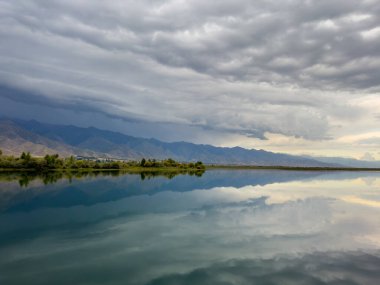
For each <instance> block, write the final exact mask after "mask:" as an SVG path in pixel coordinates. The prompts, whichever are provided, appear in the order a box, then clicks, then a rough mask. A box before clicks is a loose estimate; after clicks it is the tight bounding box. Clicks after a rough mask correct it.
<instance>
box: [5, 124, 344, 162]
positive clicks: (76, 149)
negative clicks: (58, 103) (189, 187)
mask: <svg viewBox="0 0 380 285" xmlns="http://www.w3.org/2000/svg"><path fill="white" fill-rule="evenodd" d="M6 125H7V126H8V128H11V129H12V128H13V129H16V130H17V132H16V134H17V133H19V137H17V138H15V137H14V138H13V140H14V142H13V143H15V144H17V143H18V141H20V137H21V138H23V139H24V140H26V141H28V136H29V137H31V136H34V138H35V139H34V140H33V139H29V143H30V144H33V143H34V144H38V145H39V146H40V147H41V145H42V146H44V147H46V150H45V151H43V152H42V154H43V153H51V152H54V151H55V152H57V153H59V154H61V155H63V156H68V155H82V156H83V155H84V156H95V157H104V158H118V159H126V160H138V159H141V158H143V157H144V158H155V159H166V158H169V157H170V158H173V159H175V160H177V161H187V162H191V161H197V160H201V161H203V162H204V163H207V164H229V165H253V166H255V165H260V166H299V167H333V166H337V164H332V163H325V162H320V161H317V160H314V159H311V158H305V157H301V156H294V155H288V154H282V153H273V152H269V151H265V150H256V149H245V148H242V147H232V148H229V147H216V146H212V145H206V144H193V143H190V142H162V141H159V140H157V139H154V138H151V139H146V138H137V137H133V136H130V135H125V134H122V133H118V132H113V131H109V130H100V129H97V128H94V127H88V128H82V127H76V126H73V125H68V126H65V125H53V124H46V123H40V122H37V121H35V120H32V121H24V120H19V119H0V148H2V149H4V147H5V149H9V147H8V148H7V146H6V145H4V142H5V141H6V139H7V136H9V132H8V133H4V129H6V128H5V126H6ZM1 126H2V127H1ZM8 144H9V142H8ZM29 149H30V150H29ZM29 149H25V151H30V152H31V153H32V154H35V153H34V148H33V147H29ZM16 150H17V149H16ZM19 151H21V150H19ZM22 151H24V150H22ZM6 153H7V152H6ZM8 153H9V152H8ZM40 153H41V151H40ZM13 154H18V153H13Z"/></svg>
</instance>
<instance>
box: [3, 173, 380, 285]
mask: <svg viewBox="0 0 380 285" xmlns="http://www.w3.org/2000/svg"><path fill="white" fill-rule="evenodd" d="M70 180H71V181H70ZM70 180H69V179H66V178H64V179H61V180H58V181H57V182H56V183H54V184H47V185H44V184H43V183H42V181H40V180H38V179H37V180H33V181H31V182H29V184H28V183H24V182H22V183H21V182H19V181H17V180H12V179H9V181H4V179H3V182H0V284H165V285H167V284H168V285H171V284H189V285H190V284H192V285H193V284H195V285H196V284H226V285H227V284H380V173H376V172H300V171H294V172H292V171H266V170H260V171H250V170H244V171H232V170H224V171H223V170H214V171H207V172H206V173H205V174H203V176H202V177H197V176H194V175H193V176H189V175H179V176H175V177H172V178H171V179H169V178H168V177H164V176H157V177H151V176H148V177H146V176H145V175H144V176H143V175H132V174H127V175H121V176H117V177H112V176H102V175H100V176H97V177H86V178H80V179H79V178H72V179H70ZM45 182H46V181H45ZM20 184H21V185H24V186H23V187H22V186H20ZM26 184H28V186H25V185H26Z"/></svg>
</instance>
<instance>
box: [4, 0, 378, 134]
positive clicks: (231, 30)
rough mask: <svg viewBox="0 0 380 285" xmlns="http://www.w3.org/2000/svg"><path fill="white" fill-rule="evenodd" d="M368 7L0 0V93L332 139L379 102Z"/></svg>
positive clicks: (143, 118)
mask: <svg viewBox="0 0 380 285" xmlns="http://www.w3.org/2000/svg"><path fill="white" fill-rule="evenodd" d="M378 15H380V3H379V2H378V1H370V0H362V1H354V0H352V1H351V0H345V1H343V0H334V1H327V0H322V1H312V0H287V1H281V2H280V3H279V2H278V1H254V2H252V1H246V0H238V1H236V0H235V1H232V0H223V1H218V2H215V3H211V2H205V1H200V0H191V1H181V0H172V1H151V0H143V1H132V0H125V1H89V0H82V1H6V0H0V36H1V38H2V41H1V43H0V84H1V85H2V86H3V88H2V91H1V95H0V96H2V97H7V98H8V99H11V100H14V101H21V102H27V103H30V104H32V103H38V104H43V105H47V106H51V107H59V108H67V109H70V110H77V111H89V112H96V113H101V114H104V115H106V116H109V117H114V118H122V119H127V120H133V121H139V122H155V123H156V122H160V123H170V124H175V125H179V126H180V125H186V126H195V127H201V128H204V129H213V130H217V131H221V132H225V133H236V134H239V135H243V136H248V137H257V138H265V137H267V135H266V133H273V134H281V135H284V136H287V137H296V138H303V139H306V140H325V139H331V138H334V137H336V134H335V132H336V131H339V130H343V131H341V132H342V133H344V134H348V133H350V132H351V133H352V132H356V129H354V130H352V129H350V127H351V128H352V124H351V122H352V120H354V121H358V120H362V125H359V126H356V127H357V128H358V130H360V129H361V130H362V128H363V126H368V125H369V124H368V122H372V121H374V120H375V118H376V116H377V117H378V115H379V114H378V111H376V108H375V107H377V106H374V105H373V104H371V105H366V106H361V105H360V104H357V102H358V100H359V101H360V100H362V99H363V98H364V99H363V100H367V101H368V100H369V99H368V98H375V100H377V103H378V101H379V100H378V98H379V97H378V96H379V93H378V92H379V90H380V19H379V16H378ZM16 90H17V92H16ZM371 96H374V97H371ZM355 100H356V101H355ZM377 105H378V104H377ZM376 112H377V113H376ZM367 128H371V126H370V127H367ZM371 130H372V129H368V131H371ZM372 131H373V130H372Z"/></svg>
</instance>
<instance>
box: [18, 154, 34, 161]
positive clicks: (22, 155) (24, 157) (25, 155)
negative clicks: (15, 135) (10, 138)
mask: <svg viewBox="0 0 380 285" xmlns="http://www.w3.org/2000/svg"><path fill="white" fill-rule="evenodd" d="M20 158H21V159H23V160H25V161H26V162H28V161H30V160H31V159H32V156H31V155H30V152H22V154H21V157H20Z"/></svg>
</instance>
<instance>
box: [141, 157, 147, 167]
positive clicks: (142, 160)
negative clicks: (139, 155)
mask: <svg viewBox="0 0 380 285" xmlns="http://www.w3.org/2000/svg"><path fill="white" fill-rule="evenodd" d="M145 163H146V160H145V158H143V159H141V162H140V166H142V167H144V166H145Z"/></svg>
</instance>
